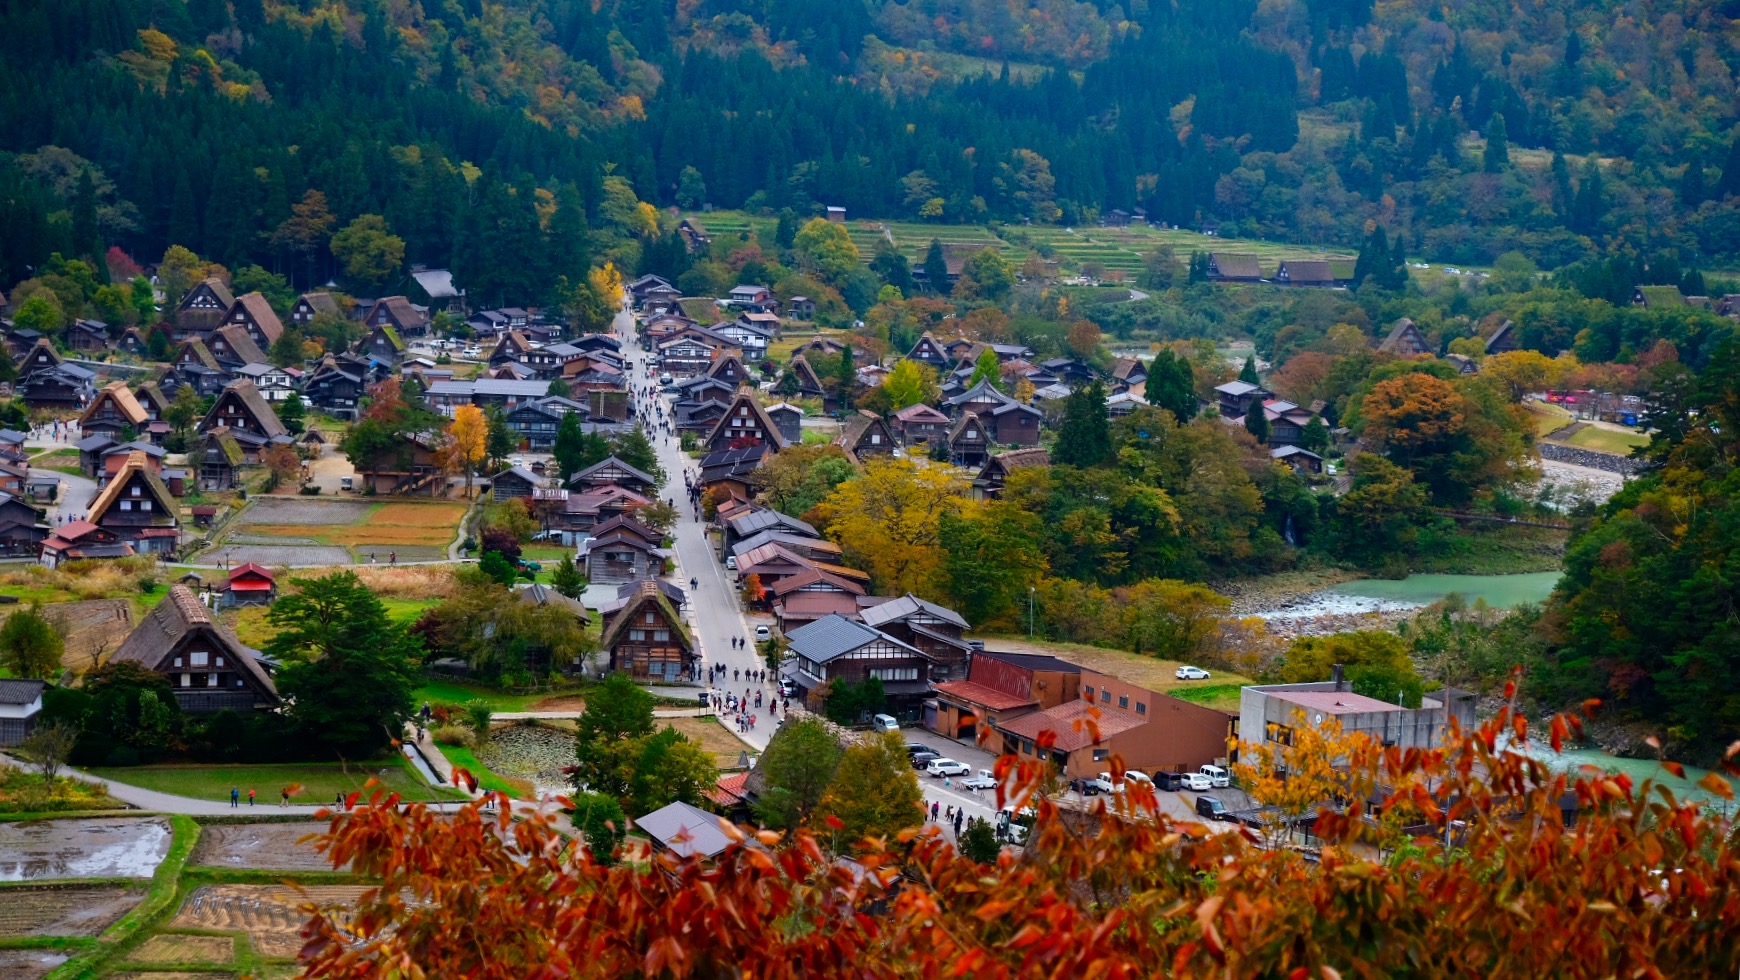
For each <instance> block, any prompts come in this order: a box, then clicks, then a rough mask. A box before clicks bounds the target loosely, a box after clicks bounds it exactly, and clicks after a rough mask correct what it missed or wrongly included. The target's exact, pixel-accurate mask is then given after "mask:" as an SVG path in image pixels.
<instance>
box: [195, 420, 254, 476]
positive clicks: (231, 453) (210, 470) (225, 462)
mask: <svg viewBox="0 0 1740 980" xmlns="http://www.w3.org/2000/svg"><path fill="white" fill-rule="evenodd" d="M188 456H189V461H190V462H192V463H194V464H195V465H196V466H198V467H199V473H198V476H197V479H198V480H199V488H200V489H201V490H228V489H229V488H230V487H233V486H236V485H238V484H240V483H241V480H242V468H243V467H244V466H246V465H248V457H247V454H246V453H244V452H242V444H241V443H239V442H237V441H236V437H235V434H234V433H232V432H230V430H229V429H226V428H224V427H223V426H221V425H220V426H216V427H214V428H210V429H206V430H205V431H204V432H201V433H200V435H199V441H198V442H196V443H195V444H194V447H193V452H192V453H189V454H188Z"/></svg>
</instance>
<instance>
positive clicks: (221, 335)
mask: <svg viewBox="0 0 1740 980" xmlns="http://www.w3.org/2000/svg"><path fill="white" fill-rule="evenodd" d="M205 345H206V347H207V348H209V349H210V350H211V356H212V357H213V358H215V359H216V360H217V363H218V364H219V365H220V366H221V367H222V368H223V369H224V370H225V371H226V372H228V373H229V374H230V375H231V378H230V379H229V380H234V376H235V374H236V372H237V370H238V369H240V368H241V367H242V366H243V365H246V364H266V363H269V362H270V358H268V357H267V356H266V352H265V351H264V350H263V349H261V347H260V345H259V344H257V343H255V342H254V338H253V337H252V336H251V335H250V334H249V333H248V331H247V329H246V328H245V327H241V326H238V325H235V324H226V325H225V326H221V327H219V328H217V329H216V330H213V331H212V332H211V334H210V335H209V336H208V337H206V340H205ZM228 383H229V381H228V380H226V381H225V384H228Z"/></svg>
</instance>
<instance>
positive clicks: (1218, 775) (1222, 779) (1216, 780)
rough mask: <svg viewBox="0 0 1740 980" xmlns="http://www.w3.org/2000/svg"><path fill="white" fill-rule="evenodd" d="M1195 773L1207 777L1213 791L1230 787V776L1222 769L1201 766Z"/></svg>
mask: <svg viewBox="0 0 1740 980" xmlns="http://www.w3.org/2000/svg"><path fill="white" fill-rule="evenodd" d="M1196 771H1197V772H1199V773H1202V774H1203V775H1204V776H1207V777H1208V781H1209V784H1210V785H1212V786H1213V787H1214V788H1215V789H1221V788H1222V787H1226V786H1231V785H1232V776H1230V775H1229V774H1228V773H1227V771H1226V770H1225V769H1222V768H1221V767H1219V766H1203V767H1202V768H1201V769H1198V770H1196Z"/></svg>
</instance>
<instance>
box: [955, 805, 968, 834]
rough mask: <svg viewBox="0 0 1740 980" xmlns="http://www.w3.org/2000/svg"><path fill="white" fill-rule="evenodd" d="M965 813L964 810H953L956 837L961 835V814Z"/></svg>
mask: <svg viewBox="0 0 1740 980" xmlns="http://www.w3.org/2000/svg"><path fill="white" fill-rule="evenodd" d="M965 813H966V811H965V810H956V811H955V837H956V838H957V839H958V838H959V837H960V836H961V816H962V815H963V814H965Z"/></svg>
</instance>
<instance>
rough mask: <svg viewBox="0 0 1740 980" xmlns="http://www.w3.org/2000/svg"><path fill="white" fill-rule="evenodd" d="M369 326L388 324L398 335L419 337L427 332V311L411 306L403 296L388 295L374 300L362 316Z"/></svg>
mask: <svg viewBox="0 0 1740 980" xmlns="http://www.w3.org/2000/svg"><path fill="white" fill-rule="evenodd" d="M363 325H364V326H367V327H369V328H371V329H372V328H374V327H380V326H389V327H392V328H393V330H394V331H395V332H397V333H398V335H399V336H400V337H421V336H423V335H424V334H426V333H428V332H429V311H428V310H425V309H422V308H421V307H417V306H413V305H412V304H411V301H410V300H408V299H406V298H405V297H403V296H388V297H386V298H384V299H378V300H375V305H374V306H372V307H370V308H369V312H368V314H367V315H366V316H364V317H363Z"/></svg>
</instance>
